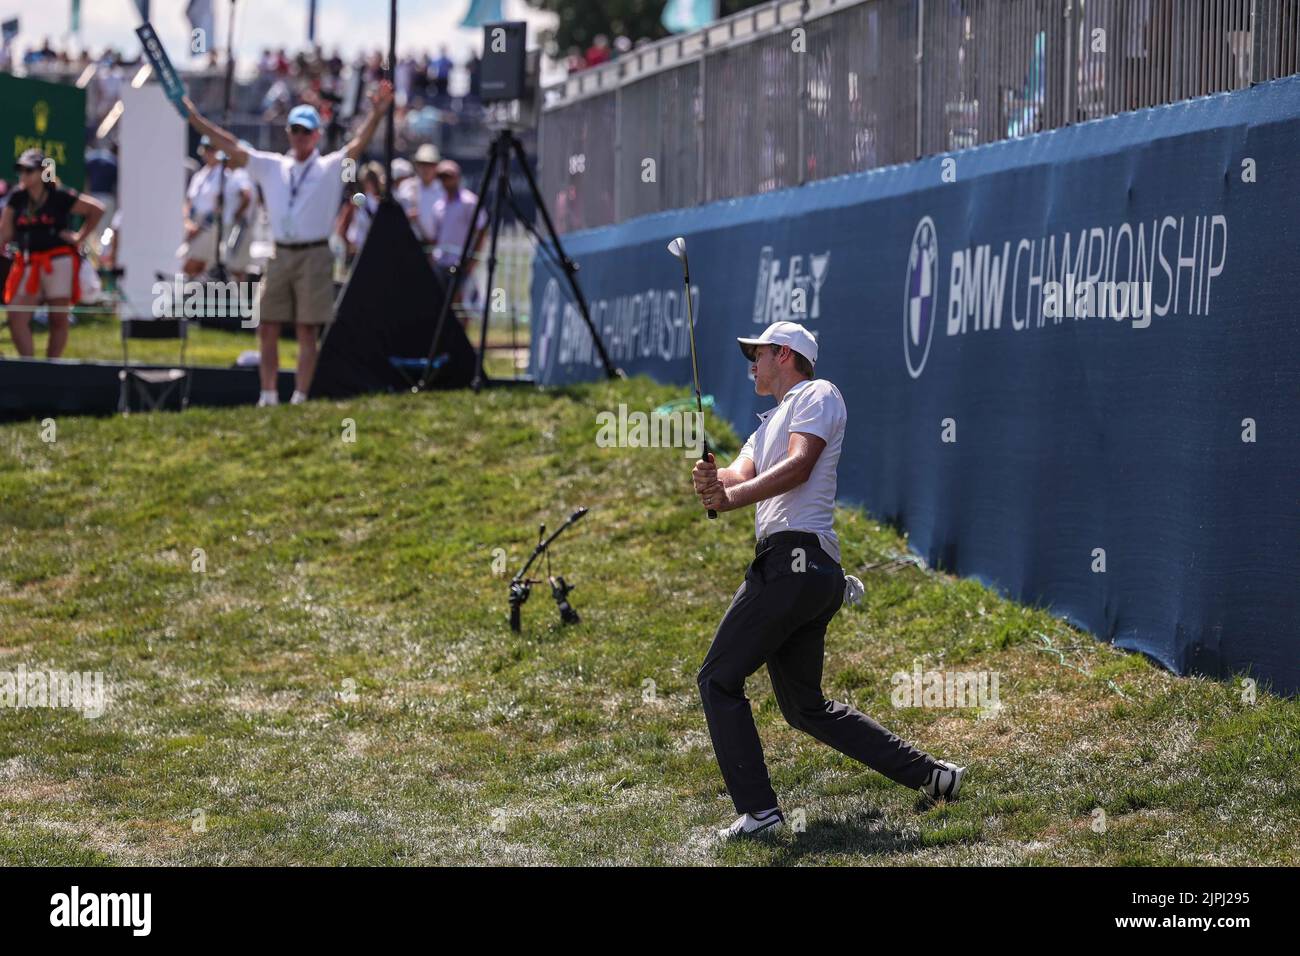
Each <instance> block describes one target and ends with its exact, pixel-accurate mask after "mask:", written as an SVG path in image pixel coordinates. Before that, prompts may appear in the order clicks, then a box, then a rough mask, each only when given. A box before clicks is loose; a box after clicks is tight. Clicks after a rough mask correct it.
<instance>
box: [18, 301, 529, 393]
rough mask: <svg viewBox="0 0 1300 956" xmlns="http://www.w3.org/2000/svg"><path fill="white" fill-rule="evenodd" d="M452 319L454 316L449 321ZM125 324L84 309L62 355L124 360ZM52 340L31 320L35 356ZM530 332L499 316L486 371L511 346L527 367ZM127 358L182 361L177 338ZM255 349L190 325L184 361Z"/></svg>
mask: <svg viewBox="0 0 1300 956" xmlns="http://www.w3.org/2000/svg"><path fill="white" fill-rule="evenodd" d="M4 321H5V313H4V310H3V309H0V356H8V357H11V358H12V357H14V356H16V355H17V353H16V352H15V351H14V348H13V343H12V340H11V339H10V337H9V331H8V329H7V328H5V327H4V325H3V323H4ZM449 321H450V320H449ZM121 328H122V327H121V325H120V324H119V323H118V321H117V320H116V319H115V318H113V317H112V316H110V315H107V314H104V313H94V312H86V313H82V314H80V315H78V316H77V321H76V324H75V325H73V326H72V328H71V329H70V330H69V333H68V345H67V347H66V348H65V349H64V352H63V356H62V357H63V358H65V359H81V360H93V361H99V362H121V361H122V332H121ZM479 328H480V327H479V325H478V324H477V323H471V325H470V327H469V329H468V334H469V336H470V339H471V341H472V342H473V344H474V346H475V347H477V346H478V341H479V334H480V333H479ZM48 339H49V331H48V328H47V326H46V325H45V324H44V323H41V322H35V323H33V324H32V347H33V349H34V351H35V353H36V357H37V358H44V357H45V347H46V343H47V341H48ZM528 340H529V330H528V323H527V322H526V321H523V322H519V323H517V324H516V325H515V327H514V328H513V329H512V328H511V325H510V322H509V320H508V319H501V318H498V319H495V320H494V321H493V322H492V323H491V325H490V327H489V330H488V345H489V351H488V357H487V372H488V374H489V375H490V376H494V377H497V378H513V377H515V375H516V368H515V365H514V364H512V361H511V354H512V353H511V349H515V348H517V349H518V351H519V355H518V359H519V362H518V365H519V368H518V374H520V375H522V374H524V373H525V372H526V368H527V354H528ZM128 344H129V346H130V349H129V352H128V356H129V358H130V360H131V364H132V365H163V364H175V363H177V362H178V361H179V360H180V355H181V351H180V348H181V346H180V342H179V341H178V340H177V339H132V340H131V341H130V342H129V343H128ZM256 350H257V335H256V332H255V331H254V330H252V329H250V330H248V331H247V332H229V331H225V330H222V329H207V328H202V327H200V326H198V325H197V324H196V325H191V326H190V327H189V330H188V335H187V337H186V342H185V364H186V365H214V366H217V367H218V368H227V367H229V366H231V365H234V364H235V360H236V359H238V358H239V355H240V353H241V352H245V351H256ZM279 352H280V368H282V369H292V368H294V366H295V365H296V364H297V361H298V343H297V342H296V341H295V340H294V339H292V338H281V339H280V346H279Z"/></svg>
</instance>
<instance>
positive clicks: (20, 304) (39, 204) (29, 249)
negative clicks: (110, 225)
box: [0, 149, 104, 358]
mask: <svg viewBox="0 0 1300 956" xmlns="http://www.w3.org/2000/svg"><path fill="white" fill-rule="evenodd" d="M15 171H16V172H17V173H18V185H19V189H18V190H17V191H16V192H14V193H12V194H11V195H10V196H9V199H8V201H7V202H6V203H5V206H4V210H3V211H2V212H0V249H3V248H4V247H5V245H6V244H7V243H9V242H10V241H13V242H14V244H15V245H16V246H17V251H16V252H15V254H14V261H13V265H12V266H11V267H10V269H9V275H8V277H7V279H6V281H5V288H4V301H5V304H6V305H9V306H12V307H13V308H11V309H10V310H9V334H10V335H11V336H12V337H13V340H14V347H15V348H16V349H18V354H19V355H21V356H24V357H25V358H31V357H32V355H33V345H32V326H31V319H32V312H33V311H34V310H35V308H36V306H37V305H39V304H41V303H44V304H45V305H46V306H47V307H48V308H49V321H50V338H49V341H48V342H47V343H46V349H45V354H46V357H48V358H58V357H59V356H60V355H62V354H63V349H64V346H65V345H67V342H68V308H69V307H70V306H74V305H76V304H77V302H78V301H79V300H80V299H81V283H80V272H81V268H80V267H81V255H80V251H79V250H80V247H81V244H82V243H83V242H85V240H86V237H87V236H89V235H91V234H92V233H93V232H94V231H95V227H96V226H98V225H99V220H100V217H101V216H103V215H104V204H103V203H101V202H100V201H99V200H97V199H93V198H91V197H90V196H83V195H81V194H80V193H78V192H77V191H76V190H75V189H65V188H64V187H63V186H62V185H60V183H59V180H58V178H57V177H52V178H51V179H50V180H48V181H47V179H46V175H47V173H46V160H45V154H44V153H42V152H41V151H40V150H38V149H29V150H27V151H26V152H24V153H23V154H22V155H21V156H20V157H19V158H18V162H17V164H16V166H15ZM72 216H81V217H83V221H82V225H81V228H80V229H78V230H76V231H75V232H74V231H72V230H71V228H70V226H71V223H70V222H69V219H70V217H72Z"/></svg>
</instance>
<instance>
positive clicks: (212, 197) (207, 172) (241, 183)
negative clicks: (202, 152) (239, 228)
mask: <svg viewBox="0 0 1300 956" xmlns="http://www.w3.org/2000/svg"><path fill="white" fill-rule="evenodd" d="M220 182H221V167H220V166H204V167H202V168H201V169H200V170H199V171H198V172H197V173H195V174H194V177H193V178H192V179H191V180H190V184H189V186H188V187H187V188H186V190H185V196H186V198H188V199H189V201H190V218H191V219H193V220H194V221H195V222H197V223H198V224H199V225H203V224H204V223H203V220H204V219H206V218H207V217H208V216H212V217H213V218H215V217H216V210H217V191H218V189H219V185H218V184H219V183H220ZM225 183H226V209H225V219H224V221H225V224H226V225H227V226H229V225H230V224H231V223H233V222H234V221H235V213H236V212H237V211H238V209H239V200H240V198H241V196H242V195H243V193H244V191H245V190H248V191H249V192H251V191H252V189H253V184H252V181H251V180H250V179H249V178H248V173H247V172H245V171H244V170H242V169H227V170H226V179H225Z"/></svg>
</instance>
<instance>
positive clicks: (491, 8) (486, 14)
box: [460, 0, 506, 27]
mask: <svg viewBox="0 0 1300 956" xmlns="http://www.w3.org/2000/svg"><path fill="white" fill-rule="evenodd" d="M505 18H506V17H505V14H504V13H503V12H502V11H501V0H469V9H468V10H466V11H465V19H464V20H461V21H460V25H461V26H463V27H481V26H483V24H485V23H500V22H501V21H502V20H504V19H505Z"/></svg>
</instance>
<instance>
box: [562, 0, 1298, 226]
mask: <svg viewBox="0 0 1300 956" xmlns="http://www.w3.org/2000/svg"><path fill="white" fill-rule="evenodd" d="M1298 61H1300V0H778V2H773V3H768V4H764V5H762V6H759V7H754V8H752V9H750V10H746V11H744V12H743V13H740V14H737V15H735V16H732V17H729V18H727V19H725V20H722V21H719V22H718V23H715V24H713V25H711V26H709V27H707V28H706V29H704V30H701V31H698V32H697V33H693V34H689V35H685V36H679V37H673V38H670V39H668V40H664V41H661V42H659V43H656V44H651V45H649V46H646V47H642V48H640V49H637V50H634V51H632V52H631V53H628V54H625V55H624V56H622V57H620V58H619V59H618V60H617V61H615V62H613V63H611V64H608V65H606V66H603V67H600V68H597V69H594V70H585V71H582V72H580V73H577V74H575V75H573V76H571V77H569V78H568V79H567V80H566V81H565V82H564V83H563V84H561V85H559V86H557V87H553V88H551V89H549V90H547V91H546V97H545V99H546V106H545V108H544V111H543V114H542V120H541V134H540V135H541V151H540V156H541V177H540V178H541V184H542V189H543V192H544V194H545V196H546V198H547V201H548V202H550V203H551V204H552V208H553V210H554V211H555V213H556V226H557V228H558V229H560V230H561V231H569V230H572V229H579V228H585V227H590V226H601V225H608V224H610V223H614V222H621V221H622V220H624V219H628V218H630V217H633V216H639V215H643V214H646V213H652V212H658V211H661V210H666V209H676V208H682V207H685V206H693V205H696V204H699V203H702V202H708V201H712V200H717V199H728V198H731V197H735V196H747V195H752V194H754V193H762V192H768V191H770V190H773V189H781V188H784V187H787V186H794V185H798V184H800V183H803V182H808V181H810V180H815V179H824V178H826V177H829V176H838V175H842V174H844V173H851V172H858V171H861V170H865V169H872V168H875V167H878V166H886V165H891V164H894V163H902V162H908V161H911V160H914V159H917V158H920V157H923V156H931V155H935V154H938V153H946V152H949V151H952V150H957V149H965V148H968V147H971V146H978V145H981V144H984V143H992V142H997V141H999V140H1004V139H1013V138H1016V137H1019V136H1025V135H1028V134H1030V133H1035V132H1040V131H1042V130H1049V129H1055V128H1058V127H1061V126H1065V125H1068V124H1071V123H1079V122H1084V121H1086V120H1091V119H1098V118H1100V117H1103V116H1111V115H1114V114H1116V113H1123V112H1127V111H1130V110H1136V109H1142V108H1145V107H1150V106H1158V105H1160V104H1164V103H1173V102H1177V101H1179V100H1184V99H1189V98H1191V97H1196V96H1205V95H1208V94H1211V93H1219V92H1224V91H1228V90H1239V89H1244V88H1246V87H1248V86H1250V85H1251V84H1252V83H1257V82H1261V81H1265V80H1272V79H1277V78H1279V77H1282V76H1288V75H1291V74H1293V73H1296V72H1297V71H1300V62H1298Z"/></svg>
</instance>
